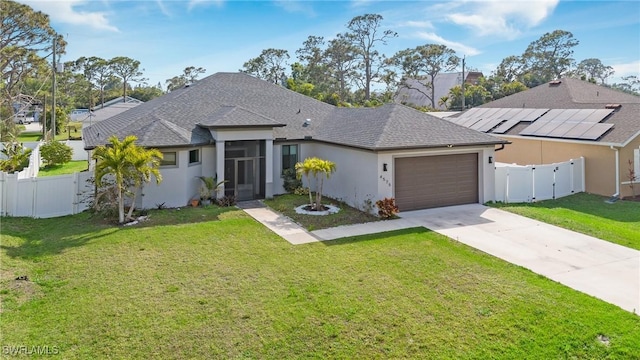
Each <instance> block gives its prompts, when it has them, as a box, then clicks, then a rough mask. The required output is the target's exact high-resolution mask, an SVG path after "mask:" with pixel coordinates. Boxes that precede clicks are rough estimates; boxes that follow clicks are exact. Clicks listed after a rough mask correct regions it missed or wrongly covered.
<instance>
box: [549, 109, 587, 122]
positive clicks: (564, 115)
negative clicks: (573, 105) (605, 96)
mask: <svg viewBox="0 0 640 360" xmlns="http://www.w3.org/2000/svg"><path fill="white" fill-rule="evenodd" d="M578 112H580V109H565V110H564V111H562V112H560V113H559V114H558V116H556V117H555V118H554V119H553V121H561V122H565V121H567V120H569V119H570V118H571V117H572V116H573V115H575V114H577V113H578Z"/></svg>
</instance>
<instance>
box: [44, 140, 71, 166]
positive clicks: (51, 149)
mask: <svg viewBox="0 0 640 360" xmlns="http://www.w3.org/2000/svg"><path fill="white" fill-rule="evenodd" d="M40 156H41V157H42V159H44V161H45V164H46V166H54V165H61V164H66V163H68V162H69V161H71V159H72V156H73V149H72V148H71V147H70V146H67V145H65V144H63V143H61V142H59V141H55V140H51V141H49V142H47V143H46V144H43V145H42V146H40Z"/></svg>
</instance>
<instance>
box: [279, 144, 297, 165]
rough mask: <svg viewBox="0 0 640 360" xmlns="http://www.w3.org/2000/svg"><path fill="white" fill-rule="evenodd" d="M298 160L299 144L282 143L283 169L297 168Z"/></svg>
mask: <svg viewBox="0 0 640 360" xmlns="http://www.w3.org/2000/svg"><path fill="white" fill-rule="evenodd" d="M297 162H298V145H282V171H284V170H286V169H295V166H296V163H297Z"/></svg>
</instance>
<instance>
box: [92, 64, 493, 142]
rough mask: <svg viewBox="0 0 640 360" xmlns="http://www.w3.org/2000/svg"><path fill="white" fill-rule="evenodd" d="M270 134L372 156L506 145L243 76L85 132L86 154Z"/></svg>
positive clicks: (218, 78) (410, 113)
mask: <svg viewBox="0 0 640 360" xmlns="http://www.w3.org/2000/svg"><path fill="white" fill-rule="evenodd" d="M229 127H248V128H252V127H253V128H255V127H261V128H264V127H270V128H273V133H274V138H275V139H276V140H302V139H310V138H311V139H313V140H318V141H323V142H328V143H335V144H341V145H347V146H353V147H359V148H365V149H371V150H383V149H401V148H425V147H439V146H448V145H454V146H464V145H480V144H501V143H504V142H505V141H503V140H501V139H499V138H497V137H494V136H492V135H487V134H483V133H480V132H477V131H474V130H470V129H467V128H465V127H462V126H459V125H456V124H453V123H450V122H449V121H446V120H443V119H439V118H436V117H434V116H431V115H428V114H425V113H423V112H420V111H417V110H414V109H411V108H409V107H406V106H404V105H399V104H388V105H384V106H382V107H379V108H338V107H335V106H333V105H330V104H326V103H323V102H321V101H318V100H315V99H313V98H310V97H308V96H305V95H302V94H299V93H296V92H293V91H291V90H288V89H286V88H283V87H281V86H278V85H275V84H271V83H269V82H266V81H263V80H259V79H256V78H254V77H252V76H250V75H247V74H243V73H216V74H213V75H211V76H208V77H206V78H204V79H202V80H200V81H198V82H196V83H194V84H192V85H190V86H188V87H185V88H183V89H179V90H175V91H172V92H170V93H169V94H166V95H164V96H162V97H159V98H156V99H153V100H151V101H149V102H146V103H144V104H141V105H139V106H137V107H135V108H133V109H131V110H128V111H125V112H123V113H121V114H118V115H116V116H114V117H112V118H110V119H107V120H104V121H101V122H99V123H96V124H94V125H92V126H90V127H88V128H86V129H85V130H84V138H85V146H86V147H87V148H88V149H90V148H93V147H95V146H98V145H102V144H104V143H106V141H107V139H108V138H109V136H111V135H116V136H118V137H120V138H123V137H125V136H127V135H136V136H137V137H138V139H139V141H138V144H139V145H141V146H146V147H178V146H198V145H204V144H210V143H213V139H212V137H211V134H210V132H209V130H208V128H229Z"/></svg>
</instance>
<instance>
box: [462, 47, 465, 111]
mask: <svg viewBox="0 0 640 360" xmlns="http://www.w3.org/2000/svg"><path fill="white" fill-rule="evenodd" d="M464 60H465V56H464V55H463V56H462V111H464V108H465V104H464V100H465V99H464V81H465V78H464Z"/></svg>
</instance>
